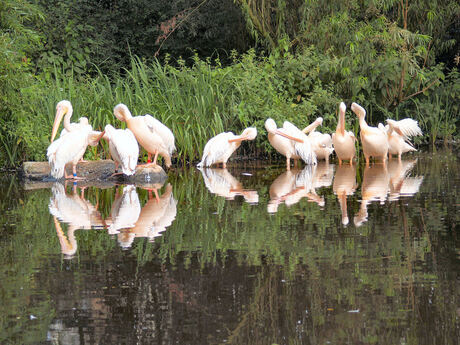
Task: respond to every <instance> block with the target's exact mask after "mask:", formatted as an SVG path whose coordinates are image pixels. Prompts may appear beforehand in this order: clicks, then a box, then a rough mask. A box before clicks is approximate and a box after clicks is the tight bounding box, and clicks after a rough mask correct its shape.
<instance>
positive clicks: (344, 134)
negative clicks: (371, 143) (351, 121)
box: [332, 102, 356, 165]
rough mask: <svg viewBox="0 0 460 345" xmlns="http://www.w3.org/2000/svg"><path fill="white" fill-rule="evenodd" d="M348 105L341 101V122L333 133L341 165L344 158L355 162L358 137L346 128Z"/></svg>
mask: <svg viewBox="0 0 460 345" xmlns="http://www.w3.org/2000/svg"><path fill="white" fill-rule="evenodd" d="M346 109H347V106H346V105H345V103H343V102H341V103H340V107H339V122H337V128H336V130H335V133H333V134H332V143H333V144H334V150H335V153H336V154H337V157H338V158H339V165H341V164H342V161H343V160H347V159H348V160H349V161H350V164H352V163H353V158H354V157H355V153H356V149H355V140H356V137H355V135H354V134H353V132H351V131H346V130H345V111H346Z"/></svg>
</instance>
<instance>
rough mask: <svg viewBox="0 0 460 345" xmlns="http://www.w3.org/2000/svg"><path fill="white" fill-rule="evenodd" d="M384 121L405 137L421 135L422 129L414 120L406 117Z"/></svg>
mask: <svg viewBox="0 0 460 345" xmlns="http://www.w3.org/2000/svg"><path fill="white" fill-rule="evenodd" d="M386 121H387V123H388V125H389V126H390V128H391V129H393V130H394V131H396V132H397V133H398V134H400V135H402V136H404V137H405V138H409V137H412V136H417V135H422V130H421V129H420V127H419V126H418V122H417V121H415V120H412V119H409V118H407V119H403V120H400V121H395V120H391V119H387V120H386Z"/></svg>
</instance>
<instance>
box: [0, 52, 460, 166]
mask: <svg viewBox="0 0 460 345" xmlns="http://www.w3.org/2000/svg"><path fill="white" fill-rule="evenodd" d="M332 64H334V61H332V60H327V59H325V58H324V56H320V55H318V54H317V53H314V52H313V51H311V50H309V51H308V50H307V51H306V52H305V53H304V54H302V55H301V56H292V55H289V54H284V55H283V54H275V55H273V54H272V55H270V56H269V57H267V58H260V57H258V56H256V54H255V53H254V52H253V51H250V52H248V53H247V54H244V55H241V56H234V57H233V64H231V65H229V66H225V67H224V66H222V65H221V64H220V62H219V60H214V61H210V60H206V61H203V60H200V59H198V58H195V59H194V61H193V63H192V64H186V63H185V61H181V60H179V61H178V63H177V64H175V65H174V66H173V65H172V64H169V63H168V61H167V60H166V61H165V62H163V63H160V62H158V61H156V62H154V63H145V62H144V61H142V60H140V59H137V58H133V59H132V61H131V67H130V69H129V70H127V71H126V73H125V74H124V75H118V76H117V77H108V76H107V75H104V74H102V73H99V75H97V76H96V77H91V78H89V77H88V78H76V77H74V75H73V74H72V73H68V72H67V73H64V72H61V71H60V70H59V69H56V70H55V72H54V73H53V74H48V75H47V76H41V77H40V78H37V79H35V81H34V82H33V83H30V84H29V85H28V86H27V87H24V88H23V89H22V90H21V91H20V97H21V102H20V106H19V107H18V109H15V111H14V117H15V118H14V125H15V128H13V129H10V130H9V131H8V132H2V134H1V139H2V140H1V141H0V145H1V154H2V161H3V162H4V165H6V166H17V165H18V164H20V162H22V161H24V160H37V161H40V160H45V158H46V148H47V146H48V145H49V138H50V132H51V127H52V123H53V119H54V114H55V106H56V103H57V102H58V101H60V100H62V99H68V100H70V101H71V102H72V104H73V107H74V116H73V118H72V120H73V121H77V120H78V118H79V117H81V116H87V117H88V119H89V121H90V123H91V124H92V126H93V128H95V129H98V130H101V129H103V127H104V126H105V125H106V124H109V123H111V124H114V125H115V126H116V127H123V126H124V124H123V125H122V123H120V122H119V121H118V120H117V119H116V118H115V117H114V116H113V113H112V110H113V107H114V106H115V105H116V104H117V103H125V104H126V105H127V106H128V107H129V108H130V110H131V111H132V113H133V115H143V114H147V113H149V114H151V115H153V116H155V117H157V118H158V119H159V120H160V121H162V122H163V123H165V124H166V125H167V126H168V127H169V128H171V130H172V131H173V133H174V135H175V137H176V147H177V153H176V154H175V160H176V164H178V163H187V162H191V161H196V160H197V159H199V158H200V155H201V152H202V149H203V147H204V145H205V143H206V142H207V140H209V138H211V137H212V136H214V135H216V134H217V133H220V132H222V131H233V132H240V131H242V130H243V129H244V128H245V127H247V126H256V127H257V129H258V130H259V135H258V137H257V139H256V141H255V142H251V143H249V144H246V145H247V146H246V147H245V148H244V149H245V151H246V152H248V153H250V154H252V155H253V156H257V157H264V156H266V155H267V154H270V153H271V152H272V148H271V147H270V145H269V144H268V141H267V140H266V132H265V129H264V127H263V124H264V121H265V120H266V119H267V118H268V117H272V118H274V119H275V121H277V123H278V125H282V121H284V120H289V121H291V122H293V123H294V124H296V125H298V126H299V127H303V126H305V125H307V124H308V123H310V122H311V121H313V120H314V119H315V118H316V117H318V116H322V117H323V118H324V123H323V127H322V128H321V129H320V130H321V131H323V132H332V131H333V130H334V129H335V126H336V123H337V120H336V118H337V116H336V113H337V107H338V104H339V102H340V101H342V100H343V101H345V102H347V103H348V104H349V103H350V102H351V101H357V102H359V103H361V104H363V106H365V107H366V108H367V109H368V116H367V119H368V122H369V123H370V124H373V125H376V124H377V123H378V122H382V121H384V119H385V118H388V117H392V118H395V119H398V118H404V117H412V118H415V119H416V120H419V122H420V124H421V126H422V130H423V131H424V133H425V138H424V139H423V140H424V141H425V142H428V141H431V142H435V141H436V140H439V139H443V140H447V139H452V138H455V137H457V136H458V131H457V127H456V122H457V121H458V113H459V105H458V102H455V100H456V99H457V100H458V98H459V97H460V83H459V82H458V81H459V80H460V78H459V74H458V72H455V73H454V72H452V73H451V74H450V75H448V76H445V78H444V82H443V84H442V85H441V86H440V87H438V88H436V89H435V90H433V91H431V93H421V94H420V95H418V96H417V97H414V98H412V99H411V100H410V101H407V102H405V103H402V104H401V105H400V106H398V107H397V108H395V109H392V110H389V109H383V108H382V107H381V105H379V104H378V102H377V101H375V99H376V98H375V97H372V98H371V100H369V98H366V97H365V95H366V94H367V93H368V92H369V90H366V92H364V91H361V92H360V91H359V89H358V91H357V92H356V93H355V94H353V93H352V94H351V96H350V95H348V96H341V90H340V89H339V88H338V86H337V85H339V84H340V83H337V78H336V77H332V76H331V74H330V70H329V69H328V68H330V67H331V66H332ZM340 88H343V85H342V86H340ZM346 119H347V127H348V128H350V129H352V130H354V131H355V132H357V131H358V124H357V121H356V118H355V116H354V115H352V113H351V111H350V110H348V111H347V117H346ZM106 156H107V146H106V144H105V143H104V144H103V145H100V146H98V147H95V148H88V152H87V155H86V157H87V158H88V159H98V158H106Z"/></svg>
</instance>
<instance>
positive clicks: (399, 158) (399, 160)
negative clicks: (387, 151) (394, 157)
mask: <svg viewBox="0 0 460 345" xmlns="http://www.w3.org/2000/svg"><path fill="white" fill-rule="evenodd" d="M398 162H399V163H401V152H400V153H399V154H398Z"/></svg>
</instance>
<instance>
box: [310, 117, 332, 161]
mask: <svg viewBox="0 0 460 345" xmlns="http://www.w3.org/2000/svg"><path fill="white" fill-rule="evenodd" d="M322 124H323V118H322V117H318V118H317V119H316V120H315V121H313V123H311V124H310V125H309V126H307V127H305V128H304V129H303V130H302V132H304V133H305V134H308V139H310V143H311V145H312V147H313V151H315V154H316V158H317V159H324V160H325V161H326V162H329V156H330V155H331V153H332V152H334V147H333V146H332V138H331V136H330V135H329V134H327V133H320V132H317V131H316V127H318V126H320V125H322Z"/></svg>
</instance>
